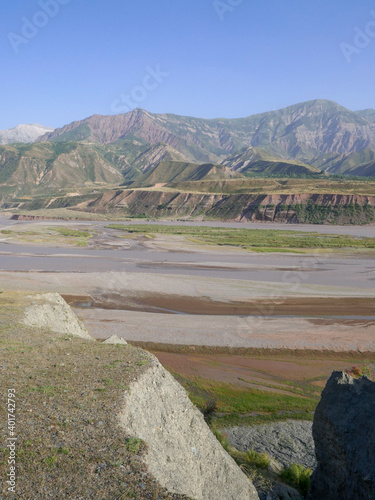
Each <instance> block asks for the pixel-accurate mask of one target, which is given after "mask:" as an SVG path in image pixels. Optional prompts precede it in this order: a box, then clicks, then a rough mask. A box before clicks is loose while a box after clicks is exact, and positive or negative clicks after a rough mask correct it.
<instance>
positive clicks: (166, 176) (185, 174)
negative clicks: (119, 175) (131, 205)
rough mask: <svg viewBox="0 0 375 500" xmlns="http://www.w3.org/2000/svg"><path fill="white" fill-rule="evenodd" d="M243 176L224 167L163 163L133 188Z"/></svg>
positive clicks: (207, 164) (150, 171)
mask: <svg viewBox="0 0 375 500" xmlns="http://www.w3.org/2000/svg"><path fill="white" fill-rule="evenodd" d="M242 177H243V176H242V175H241V174H239V173H237V172H235V171H234V170H232V169H230V168H228V167H225V166H223V165H215V164H213V163H206V164H202V165H197V164H195V163H187V162H176V161H163V162H161V163H159V164H158V165H156V166H155V167H154V168H152V169H151V170H149V171H148V172H146V173H145V174H143V175H141V176H139V177H138V178H137V179H136V180H135V181H134V182H133V183H132V184H131V187H132V188H133V187H149V186H154V185H155V184H167V183H171V182H173V183H180V182H187V181H202V180H209V181H217V180H224V179H232V178H242Z"/></svg>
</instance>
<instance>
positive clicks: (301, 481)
mask: <svg viewBox="0 0 375 500" xmlns="http://www.w3.org/2000/svg"><path fill="white" fill-rule="evenodd" d="M311 474H312V470H311V469H310V468H309V467H304V466H303V465H297V464H295V463H292V464H291V465H290V466H289V467H287V468H284V469H283V470H282V471H281V472H280V477H281V478H282V479H284V481H286V482H287V483H289V484H291V485H292V486H296V487H297V488H298V489H299V491H300V492H301V493H302V495H307V492H308V490H309V486H310V477H311Z"/></svg>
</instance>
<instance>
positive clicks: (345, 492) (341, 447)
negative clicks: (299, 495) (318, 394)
mask: <svg viewBox="0 0 375 500" xmlns="http://www.w3.org/2000/svg"><path fill="white" fill-rule="evenodd" d="M374 417H375V383H374V382H371V381H370V380H369V379H368V378H366V377H362V378H360V379H353V378H352V377H351V376H350V375H348V374H347V373H344V372H333V374H332V375H331V378H330V379H329V380H328V382H327V385H326V387H325V389H324V391H323V393H322V399H321V401H320V403H319V405H318V407H317V410H316V413H315V417H314V424H313V437H314V441H315V449H316V457H317V460H318V466H317V468H316V470H315V472H314V474H313V475H312V478H311V486H310V490H309V494H308V497H307V499H308V500H323V499H324V500H371V499H375V418H374Z"/></svg>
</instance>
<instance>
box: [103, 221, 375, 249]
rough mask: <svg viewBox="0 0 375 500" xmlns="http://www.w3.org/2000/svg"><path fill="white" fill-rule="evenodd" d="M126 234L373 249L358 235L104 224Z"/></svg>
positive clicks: (373, 242)
mask: <svg viewBox="0 0 375 500" xmlns="http://www.w3.org/2000/svg"><path fill="white" fill-rule="evenodd" d="M107 227H108V228H110V229H116V230H118V231H123V232H127V233H138V234H142V235H147V234H165V235H181V236H186V237H194V240H195V241H197V242H200V243H202V244H208V245H220V246H232V247H240V248H244V249H247V250H253V251H275V250H284V251H288V250H293V249H295V250H298V249H323V248H324V249H338V248H365V249H373V248H375V238H360V237H358V238H357V237H353V236H345V235H336V234H320V233H304V232H301V231H283V230H275V229H247V228H244V229H242V228H241V229H236V228H235V229H231V228H229V229H228V228H209V227H190V226H162V225H148V224H134V225H122V224H111V225H109V226H107Z"/></svg>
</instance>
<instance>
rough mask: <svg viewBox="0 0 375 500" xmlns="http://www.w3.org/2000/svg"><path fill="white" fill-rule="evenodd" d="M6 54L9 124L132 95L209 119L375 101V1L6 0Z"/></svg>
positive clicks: (2, 26) (125, 105)
mask: <svg viewBox="0 0 375 500" xmlns="http://www.w3.org/2000/svg"><path fill="white" fill-rule="evenodd" d="M42 4H43V6H44V10H43V8H42ZM47 11H48V12H47ZM371 11H373V12H374V14H373V15H372V14H371ZM372 21H373V23H372V24H371V22H372ZM356 27H357V28H358V29H359V30H360V31H363V32H365V30H366V29H367V31H368V33H369V34H370V35H365V38H360V37H359V38H358V36H357V39H355V36H356V33H358V30H357V32H356V31H355V29H356ZM342 43H346V44H348V45H347V46H346V50H347V56H346V57H345V55H344V53H343V50H342V47H341V44H342ZM350 47H351V48H350ZM349 58H350V59H351V62H350V63H349V62H348V61H347V59H349ZM0 64H1V78H0V96H1V100H0V129H6V128H10V127H13V126H15V125H16V124H18V123H41V124H44V125H49V126H52V127H57V126H62V125H64V124H66V123H70V122H71V121H74V120H79V119H82V118H85V117H87V116H90V115H92V114H113V113H115V112H125V111H126V110H127V109H129V108H130V107H131V106H132V105H134V106H138V107H141V108H144V109H147V110H149V111H151V112H156V113H163V112H170V113H177V114H182V115H192V116H200V117H204V118H215V117H240V116H248V115H251V114H254V113H259V112H263V111H268V110H272V109H278V108H282V107H284V106H287V105H289V104H294V103H297V102H301V101H306V100H310V99H315V98H325V99H331V100H334V101H337V102H339V103H340V104H342V105H344V106H347V107H349V108H351V109H362V108H368V107H372V108H375V93H374V81H375V5H374V3H373V2H372V1H367V0H360V1H358V2H354V1H353V0H324V1H323V0H314V1H300V0H284V1H282V2H281V1H280V0H265V1H263V2H255V1H250V0H242V1H241V0H222V1H219V0H158V1H155V0H137V1H133V2H129V1H126V0H109V1H108V0H107V1H104V0H37V1H34V0H17V1H15V0H2V2H1V3H0ZM155 73H156V76H155Z"/></svg>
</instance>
